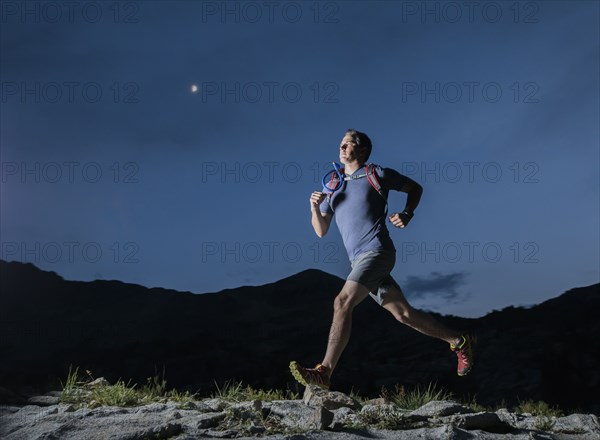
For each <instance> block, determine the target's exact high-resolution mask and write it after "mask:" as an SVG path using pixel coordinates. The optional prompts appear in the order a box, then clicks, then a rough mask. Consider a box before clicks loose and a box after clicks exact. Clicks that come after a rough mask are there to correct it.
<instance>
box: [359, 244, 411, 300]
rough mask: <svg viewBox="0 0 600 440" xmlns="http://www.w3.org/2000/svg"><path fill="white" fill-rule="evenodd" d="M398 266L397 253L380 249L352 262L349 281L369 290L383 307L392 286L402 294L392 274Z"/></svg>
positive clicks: (364, 254) (372, 296)
mask: <svg viewBox="0 0 600 440" xmlns="http://www.w3.org/2000/svg"><path fill="white" fill-rule="evenodd" d="M394 264H396V252H395V251H389V250H382V249H378V250H375V251H367V252H364V253H362V254H360V255H359V256H358V257H356V258H355V259H354V261H351V262H350V265H351V266H352V271H351V272H350V274H349V275H348V278H347V279H348V280H351V281H356V282H357V283H360V284H362V285H363V286H365V287H367V288H368V289H369V295H371V298H373V299H374V300H375V301H377V304H379V305H382V303H383V300H384V298H385V295H386V294H387V292H388V289H389V287H390V286H394V287H396V288H397V289H398V290H400V291H401V292H402V290H401V289H400V286H399V285H398V283H397V282H396V281H395V280H394V279H393V278H392V276H391V275H390V272H391V271H392V269H393V268H394Z"/></svg>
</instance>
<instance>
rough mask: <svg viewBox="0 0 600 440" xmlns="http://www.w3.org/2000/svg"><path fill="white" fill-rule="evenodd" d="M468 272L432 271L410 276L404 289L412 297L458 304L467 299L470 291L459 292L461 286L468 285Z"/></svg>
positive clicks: (405, 282) (404, 284)
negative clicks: (421, 275)
mask: <svg viewBox="0 0 600 440" xmlns="http://www.w3.org/2000/svg"><path fill="white" fill-rule="evenodd" d="M466 276H467V273H466V272H454V273H450V274H446V275H444V274H441V273H439V272H431V275H429V276H426V277H419V276H413V275H411V276H408V277H407V278H406V280H405V281H404V283H403V284H402V286H403V288H402V290H403V291H404V292H405V293H406V294H407V296H408V297H409V298H411V299H425V298H427V299H429V300H431V299H433V298H432V297H435V299H437V300H444V301H445V302H447V303H451V304H458V303H461V302H464V301H466V300H467V299H469V297H470V296H471V294H470V293H465V292H459V289H460V287H462V286H464V285H466V284H467V283H466V281H465V278H466Z"/></svg>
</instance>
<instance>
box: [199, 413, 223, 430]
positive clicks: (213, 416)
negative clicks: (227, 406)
mask: <svg viewBox="0 0 600 440" xmlns="http://www.w3.org/2000/svg"><path fill="white" fill-rule="evenodd" d="M196 419H197V423H196V427H197V428H199V429H204V428H213V427H215V426H217V425H218V424H219V422H221V420H224V419H225V413H224V412H220V413H208V414H199V415H198V416H197V418H196Z"/></svg>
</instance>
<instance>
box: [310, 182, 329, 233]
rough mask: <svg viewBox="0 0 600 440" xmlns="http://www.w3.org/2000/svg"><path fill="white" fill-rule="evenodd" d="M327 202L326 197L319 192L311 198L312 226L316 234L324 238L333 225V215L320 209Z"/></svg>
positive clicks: (314, 193)
mask: <svg viewBox="0 0 600 440" xmlns="http://www.w3.org/2000/svg"><path fill="white" fill-rule="evenodd" d="M324 200H325V195H324V194H323V193H321V192H319V191H315V192H313V193H312V194H311V196H310V210H311V212H312V219H311V222H312V226H313V228H314V230H315V233H316V234H317V235H318V236H319V237H324V236H325V234H327V231H328V230H329V225H330V224H331V219H332V218H333V215H332V214H330V213H328V212H321V208H320V207H319V206H320V205H321V203H322V202H323V201H324Z"/></svg>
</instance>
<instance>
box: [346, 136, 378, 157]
mask: <svg viewBox="0 0 600 440" xmlns="http://www.w3.org/2000/svg"><path fill="white" fill-rule="evenodd" d="M347 134H349V135H350V136H352V139H353V140H354V142H356V145H358V146H359V147H360V148H361V149H363V150H364V151H365V153H366V156H365V157H364V161H365V162H366V161H367V160H369V156H371V150H372V149H373V144H372V143H371V139H369V136H367V135H366V133H362V132H360V131H358V130H355V129H354V128H349V129H348V130H346V133H345V134H344V136H345V135H347Z"/></svg>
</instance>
